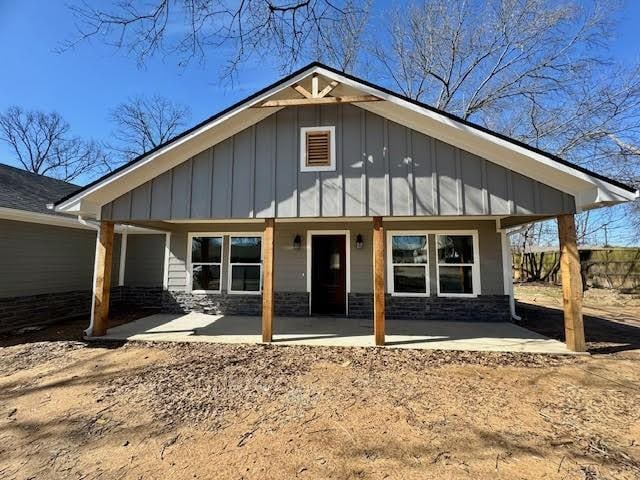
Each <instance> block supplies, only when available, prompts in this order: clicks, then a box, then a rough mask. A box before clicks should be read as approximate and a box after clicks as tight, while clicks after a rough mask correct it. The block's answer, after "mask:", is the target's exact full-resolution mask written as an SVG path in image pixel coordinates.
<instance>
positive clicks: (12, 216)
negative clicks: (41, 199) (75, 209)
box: [0, 207, 94, 230]
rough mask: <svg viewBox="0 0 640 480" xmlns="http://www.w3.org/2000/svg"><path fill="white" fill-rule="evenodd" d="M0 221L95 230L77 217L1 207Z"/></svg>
mask: <svg viewBox="0 0 640 480" xmlns="http://www.w3.org/2000/svg"><path fill="white" fill-rule="evenodd" d="M0 219H3V220H13V221H16V222H29V223H40V224H42V225H53V226H56V227H67V228H80V229H82V230H94V227H92V226H90V225H87V224H84V223H82V222H80V221H79V220H78V219H77V218H75V217H62V216H59V215H48V214H46V213H37V212H28V211H26V210H19V209H16V208H6V207H0Z"/></svg>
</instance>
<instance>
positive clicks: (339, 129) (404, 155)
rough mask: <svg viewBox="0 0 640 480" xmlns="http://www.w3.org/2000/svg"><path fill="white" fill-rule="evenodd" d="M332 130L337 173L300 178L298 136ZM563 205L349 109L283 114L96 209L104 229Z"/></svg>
mask: <svg viewBox="0 0 640 480" xmlns="http://www.w3.org/2000/svg"><path fill="white" fill-rule="evenodd" d="M323 125H324V126H327V125H333V126H335V130H336V138H335V146H336V171H334V172H300V167H299V165H300V128H301V127H312V126H323ZM574 211H575V202H574V199H573V197H572V196H570V195H567V194H564V193H562V192H560V191H558V190H556V189H554V188H551V187H549V186H547V185H544V184H541V183H540V182H536V181H534V180H532V179H530V178H528V177H524V176H522V175H521V174H519V173H517V172H514V171H511V170H508V169H506V168H504V167H501V166H499V165H497V164H495V163H492V162H490V161H488V160H486V159H483V158H480V157H477V156H475V155H473V154H471V153H468V152H466V151H464V150H461V149H459V148H455V147H453V146H451V145H448V144H446V143H443V142H441V141H438V140H435V139H433V138H431V137H428V136H426V135H423V134H421V133H418V132H416V131H414V130H411V129H409V128H406V127H404V126H401V125H399V124H397V123H394V122H392V121H389V120H387V119H385V118H383V117H381V116H379V115H376V114H374V113H371V112H367V111H365V110H363V109H361V108H359V107H357V106H355V105H338V106H335V105H324V106H317V107H288V108H285V109H282V110H280V111H278V112H277V113H275V114H273V115H271V116H269V117H267V118H266V119H264V120H262V121H260V122H258V123H257V124H255V125H253V126H251V127H249V128H247V129H245V130H243V131H241V132H240V133H238V134H236V135H234V136H232V137H230V138H228V139H226V140H224V141H222V142H221V143H219V144H217V145H215V146H213V147H211V148H209V149H207V150H205V151H203V152H201V153H199V154H198V155H196V156H194V157H193V158H190V159H187V160H186V161H185V162H183V163H182V164H180V165H178V166H176V167H175V168H173V169H171V170H169V171H167V172H165V173H164V174H162V175H160V176H158V177H156V178H154V179H153V180H151V181H149V182H146V183H144V184H142V185H141V186H139V187H138V188H136V189H134V190H132V191H131V192H128V193H126V194H125V195H123V196H121V197H119V198H118V199H116V200H114V201H113V202H111V203H109V204H107V205H105V206H104V207H103V209H102V218H103V219H114V220H122V221H124V220H167V219H209V218H235V219H247V218H260V217H278V218H291V217H343V216H348V217H367V216H424V215H532V214H551V215H553V214H559V213H573V212H574Z"/></svg>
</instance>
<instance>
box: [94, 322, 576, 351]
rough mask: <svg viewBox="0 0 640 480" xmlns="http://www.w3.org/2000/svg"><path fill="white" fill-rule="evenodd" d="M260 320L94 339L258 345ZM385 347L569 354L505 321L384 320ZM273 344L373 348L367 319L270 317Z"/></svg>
mask: <svg viewBox="0 0 640 480" xmlns="http://www.w3.org/2000/svg"><path fill="white" fill-rule="evenodd" d="M260 331H261V318H260V317H249V316H232V315H206V314H203V313H195V312H192V313H189V314H156V315H151V316H149V317H144V318H141V319H139V320H135V321H133V322H130V323H126V324H124V325H120V326H118V327H114V328H110V329H109V330H108V331H107V335H106V336H104V337H99V339H100V340H144V341H165V342H210V343H260V342H261V341H262V337H261V335H260ZM386 333H387V335H386V346H387V347H392V348H418V349H428V350H468V351H479V352H524V353H549V354H570V353H573V352H571V351H569V350H568V349H567V347H566V345H565V344H564V343H562V342H559V341H557V340H552V339H550V338H547V337H544V336H542V335H540V334H537V333H535V332H532V331H530V330H527V329H525V328H522V327H519V326H517V325H514V324H512V323H507V322H492V323H489V322H483V323H481V322H463V321H453V322H441V321H428V322H427V321H418V320H387V321H386ZM273 343H274V344H286V345H319V346H320V345H321V346H340V347H368V346H373V322H372V320H368V319H363V320H360V319H353V318H328V317H276V318H275V319H274V335H273Z"/></svg>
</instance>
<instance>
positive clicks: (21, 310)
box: [0, 290, 91, 331]
mask: <svg viewBox="0 0 640 480" xmlns="http://www.w3.org/2000/svg"><path fill="white" fill-rule="evenodd" d="M90 312H91V291H89V290H76V291H71V292H56V293H43V294H40V295H28V296H23V297H9V298H0V331H11V330H17V329H19V328H24V327H30V326H34V325H43V324H46V323H54V322H57V321H62V320H64V319H70V318H74V317H79V316H82V315H89V313H90Z"/></svg>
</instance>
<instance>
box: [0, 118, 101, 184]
mask: <svg viewBox="0 0 640 480" xmlns="http://www.w3.org/2000/svg"><path fill="white" fill-rule="evenodd" d="M0 140H2V141H4V142H5V143H6V144H7V145H8V146H9V148H10V150H11V151H12V152H13V154H14V155H15V159H16V160H17V161H18V162H19V163H20V164H21V165H22V167H23V168H24V169H25V170H28V171H30V172H33V173H38V174H40V175H47V176H51V177H54V178H59V179H61V180H65V181H71V180H73V179H75V178H77V177H79V176H80V175H83V174H87V173H94V172H97V171H101V170H102V169H104V167H105V166H106V165H107V164H108V159H107V157H106V155H105V154H104V152H103V150H102V148H101V147H100V145H99V144H98V143H97V142H95V141H84V140H82V139H80V138H78V137H73V136H71V135H70V126H69V124H68V123H67V122H66V121H65V120H64V119H63V118H62V117H61V116H60V115H59V114H58V113H56V112H50V113H44V112H38V111H29V112H27V111H24V110H23V109H22V108H20V107H17V106H12V107H9V108H8V109H7V110H6V111H5V112H3V113H0Z"/></svg>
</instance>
